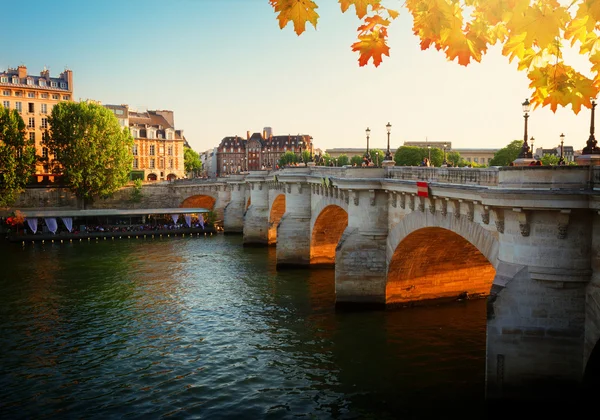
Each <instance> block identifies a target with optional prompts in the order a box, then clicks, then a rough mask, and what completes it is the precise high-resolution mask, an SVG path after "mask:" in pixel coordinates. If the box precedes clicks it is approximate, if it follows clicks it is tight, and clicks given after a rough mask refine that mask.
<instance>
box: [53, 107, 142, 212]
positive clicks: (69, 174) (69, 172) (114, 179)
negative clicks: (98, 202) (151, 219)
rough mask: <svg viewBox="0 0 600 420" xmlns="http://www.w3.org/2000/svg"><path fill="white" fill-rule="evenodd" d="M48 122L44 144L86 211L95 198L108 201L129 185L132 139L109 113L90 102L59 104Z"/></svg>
mask: <svg viewBox="0 0 600 420" xmlns="http://www.w3.org/2000/svg"><path fill="white" fill-rule="evenodd" d="M48 122H49V124H50V130H49V131H48V133H47V135H46V136H44V143H45V145H46V146H47V147H48V149H49V150H50V151H51V152H52V153H53V154H54V159H55V161H56V162H57V163H58V164H60V167H61V168H62V174H63V177H64V180H65V182H66V184H67V185H68V186H69V189H70V190H71V191H72V192H73V193H74V194H75V195H76V196H77V197H78V198H80V199H82V200H83V207H84V208H86V207H87V205H88V204H89V203H91V202H92V201H93V200H94V198H95V197H97V196H99V197H102V198H104V197H108V196H110V195H112V194H113V193H114V192H115V191H117V190H118V189H119V188H121V187H123V186H124V185H125V184H126V183H127V181H128V178H129V172H130V170H131V164H132V161H133V155H132V152H131V149H132V146H133V138H132V137H131V134H130V132H129V129H128V128H127V127H125V128H121V127H120V125H119V121H118V120H117V117H115V115H114V114H113V113H112V112H111V111H110V110H109V109H107V108H105V107H103V106H102V105H100V104H97V103H95V102H91V101H87V102H79V103H75V102H60V103H58V104H56V105H55V106H54V108H52V115H50V118H48Z"/></svg>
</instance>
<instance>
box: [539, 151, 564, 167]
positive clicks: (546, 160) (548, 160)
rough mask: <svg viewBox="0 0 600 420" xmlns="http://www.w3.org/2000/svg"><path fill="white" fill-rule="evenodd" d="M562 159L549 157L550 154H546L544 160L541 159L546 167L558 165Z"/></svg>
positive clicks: (553, 156) (554, 156)
mask: <svg viewBox="0 0 600 420" xmlns="http://www.w3.org/2000/svg"><path fill="white" fill-rule="evenodd" d="M559 159H560V158H559V157H558V156H556V155H549V154H547V153H546V154H544V156H542V158H541V159H540V160H541V161H542V164H543V165H546V166H550V165H558V160H559Z"/></svg>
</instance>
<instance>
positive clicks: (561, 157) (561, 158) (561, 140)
mask: <svg viewBox="0 0 600 420" xmlns="http://www.w3.org/2000/svg"><path fill="white" fill-rule="evenodd" d="M564 144H565V135H564V133H561V134H560V159H558V164H559V165H564V164H565V155H564Z"/></svg>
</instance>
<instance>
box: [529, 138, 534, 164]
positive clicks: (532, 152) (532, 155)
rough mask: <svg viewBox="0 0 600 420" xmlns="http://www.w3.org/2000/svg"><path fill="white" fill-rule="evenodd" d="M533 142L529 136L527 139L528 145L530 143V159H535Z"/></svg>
mask: <svg viewBox="0 0 600 420" xmlns="http://www.w3.org/2000/svg"><path fill="white" fill-rule="evenodd" d="M534 141H535V139H534V138H533V136H531V137H530V138H529V143H531V157H532V158H533V159H535V149H534V148H533V142H534Z"/></svg>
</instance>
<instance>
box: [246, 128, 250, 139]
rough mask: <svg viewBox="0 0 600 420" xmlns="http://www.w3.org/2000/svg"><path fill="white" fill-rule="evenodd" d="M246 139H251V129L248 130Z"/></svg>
mask: <svg viewBox="0 0 600 420" xmlns="http://www.w3.org/2000/svg"><path fill="white" fill-rule="evenodd" d="M246 140H250V130H248V131H246Z"/></svg>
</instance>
